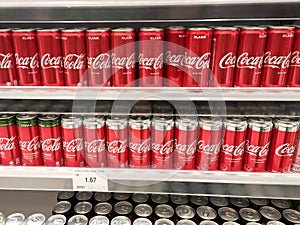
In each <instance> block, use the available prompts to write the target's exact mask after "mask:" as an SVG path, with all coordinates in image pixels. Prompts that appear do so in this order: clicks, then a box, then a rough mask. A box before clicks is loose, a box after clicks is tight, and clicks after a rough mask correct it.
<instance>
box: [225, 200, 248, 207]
mask: <svg viewBox="0 0 300 225" xmlns="http://www.w3.org/2000/svg"><path fill="white" fill-rule="evenodd" d="M229 201H230V203H231V205H232V208H235V209H240V208H246V207H248V206H249V205H250V202H249V200H248V199H247V198H230V200H229Z"/></svg>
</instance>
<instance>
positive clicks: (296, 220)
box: [282, 209, 300, 225]
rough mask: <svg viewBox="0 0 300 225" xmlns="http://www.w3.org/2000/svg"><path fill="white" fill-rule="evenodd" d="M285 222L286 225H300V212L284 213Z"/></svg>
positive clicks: (289, 211)
mask: <svg viewBox="0 0 300 225" xmlns="http://www.w3.org/2000/svg"><path fill="white" fill-rule="evenodd" d="M282 217H283V221H282V222H284V223H285V224H286V225H294V224H300V212H299V211H297V210H294V209H285V210H283V211H282Z"/></svg>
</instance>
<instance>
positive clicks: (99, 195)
mask: <svg viewBox="0 0 300 225" xmlns="http://www.w3.org/2000/svg"><path fill="white" fill-rule="evenodd" d="M111 196H112V194H111V193H110V192H96V193H95V194H94V199H95V200H96V201H97V202H106V201H108V200H109V199H111Z"/></svg>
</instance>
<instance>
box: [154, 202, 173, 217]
mask: <svg viewBox="0 0 300 225" xmlns="http://www.w3.org/2000/svg"><path fill="white" fill-rule="evenodd" d="M154 213H155V218H157V219H159V218H165V219H170V218H172V217H173V216H174V209H173V208H172V207H171V206H170V205H166V204H161V205H157V206H156V207H155V209H154Z"/></svg>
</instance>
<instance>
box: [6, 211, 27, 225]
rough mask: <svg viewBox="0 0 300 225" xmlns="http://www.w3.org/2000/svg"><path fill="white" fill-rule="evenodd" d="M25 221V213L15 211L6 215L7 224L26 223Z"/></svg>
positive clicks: (20, 224) (21, 224) (23, 224)
mask: <svg viewBox="0 0 300 225" xmlns="http://www.w3.org/2000/svg"><path fill="white" fill-rule="evenodd" d="M25 221H26V220H25V215H24V214H23V213H13V214H10V215H8V216H7V217H6V219H5V225H25V224H26V223H25Z"/></svg>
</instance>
